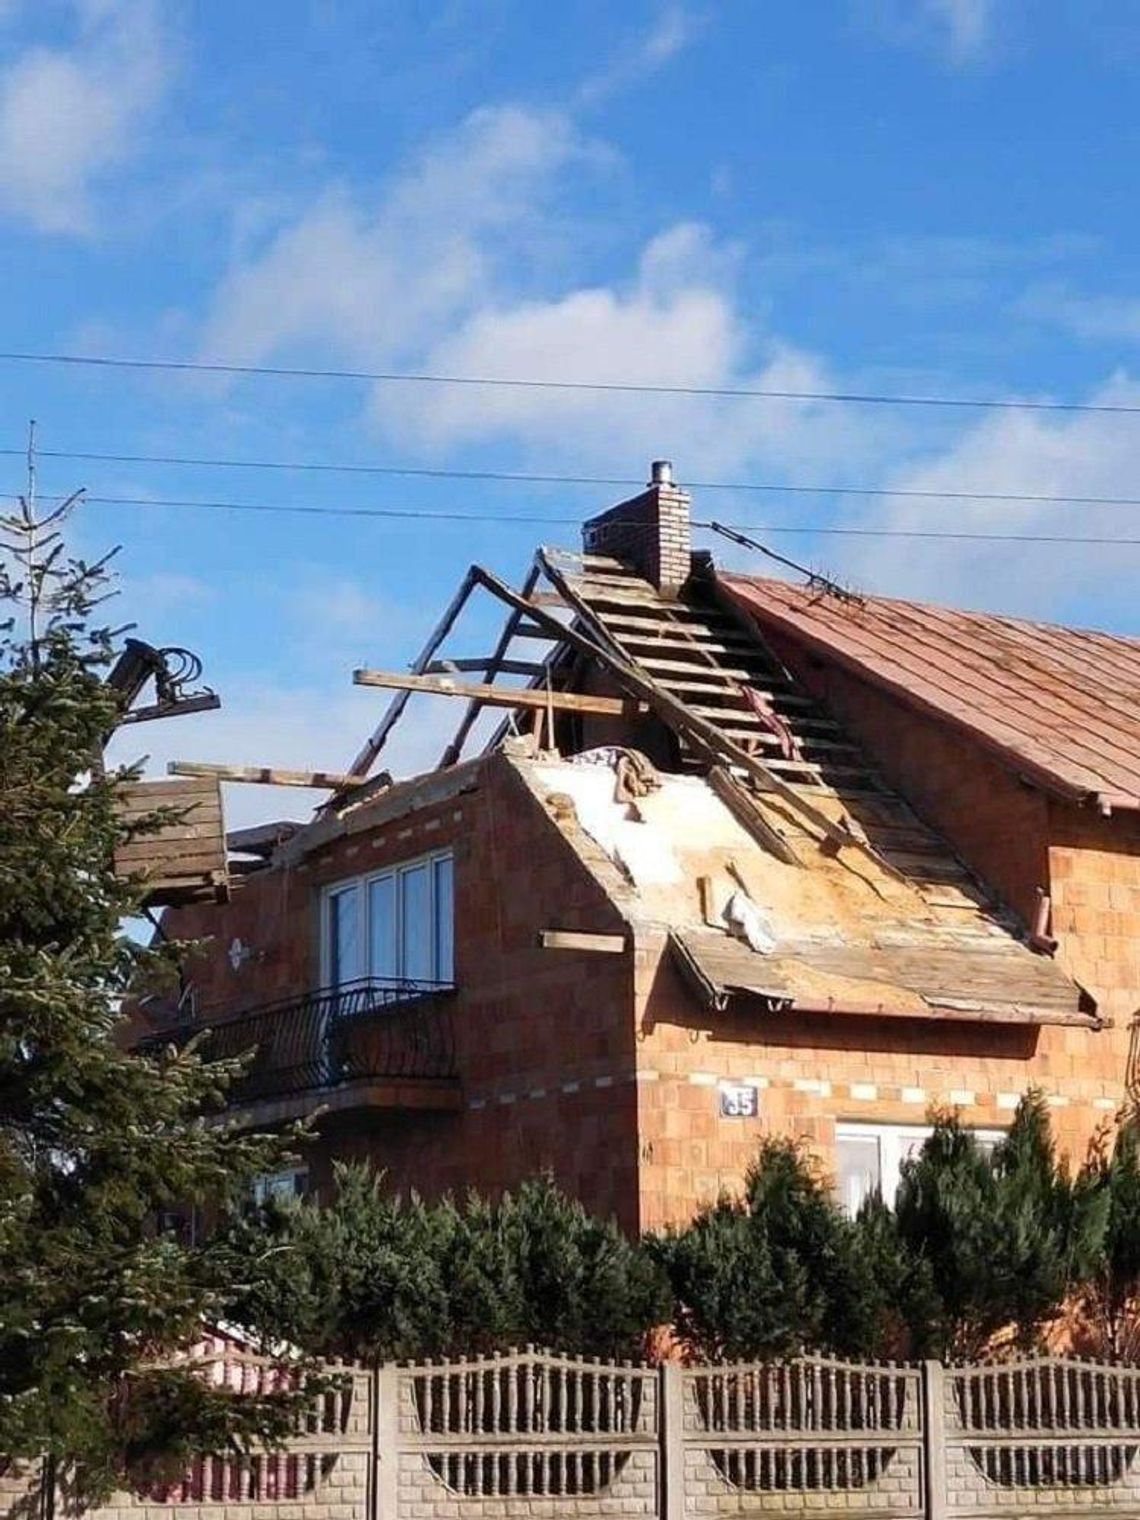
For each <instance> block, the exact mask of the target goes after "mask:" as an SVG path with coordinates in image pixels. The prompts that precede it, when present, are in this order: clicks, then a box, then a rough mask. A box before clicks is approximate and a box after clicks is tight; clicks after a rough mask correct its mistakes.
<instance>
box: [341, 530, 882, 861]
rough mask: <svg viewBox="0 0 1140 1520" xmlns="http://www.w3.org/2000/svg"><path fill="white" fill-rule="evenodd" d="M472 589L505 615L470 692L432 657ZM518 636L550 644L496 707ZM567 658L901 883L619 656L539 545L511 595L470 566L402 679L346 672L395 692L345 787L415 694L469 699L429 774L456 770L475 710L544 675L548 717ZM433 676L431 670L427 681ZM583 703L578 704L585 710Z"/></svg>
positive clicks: (875, 856)
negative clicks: (543, 586)
mask: <svg viewBox="0 0 1140 1520" xmlns="http://www.w3.org/2000/svg"><path fill="white" fill-rule="evenodd" d="M540 578H542V579H544V580H545V581H546V582H547V583H548V584H549V586H550V587H551V588H552V590H553V592H554V594H555V598H556V600H557V602H558V603H559V604H561V605H562V606H564V607H565V608H566V609H567V610H569V611H571V612H572V613H573V614H574V617H573V619H572V621H571V622H570V623H563V622H562V621H560V620H559V619H558V618H557V617H555V616H554V615H553V614H552V613H550V612H549V611H547V609H546V607H545V606H544V605H542V603H541V602H540V601H539V596H540V595H542V593H539V592H538V590H537V587H538V582H539V579H540ZM477 590H484V591H487V592H489V593H490V594H491V595H492V596H494V597H495V598H496V599H497V600H498V601H500V602H502V603H503V605H504V606H506V607H507V608H508V609H509V612H508V616H507V620H506V622H505V624H504V627H503V629H502V632H501V633H500V636H499V639H498V641H497V643H496V645H495V648H494V650H493V652H492V654H491V655H490V656H488V657H487V658H486V659H485V660H483V659H477V660H464V661H462V666H463V667H464V668H467V669H482V670H483V671H484V674H485V683H486V686H485V689H482V690H477V691H475V692H472V690H471V688H469V687H468V688H464V687H462V686H460V685H459V683H457V682H455V681H454V679H452V678H451V677H450V676H449V675H448V674H445V673H444V672H446V671H447V670H448V668H449V664H450V663H451V662H447V661H441V660H438V659H437V655H438V653H439V650H440V648H441V647H442V645H443V644H444V642H445V641H446V639H447V638H448V636H449V634H450V633H451V632H452V630H453V628H454V627H455V624H456V622H457V621H458V619H459V617H460V614H461V613H462V612H463V610H464V608H465V607H466V605H467V603H468V601H469V600H470V598H471V597H472V595H473V594H474V593H475V592H476V591H477ZM516 638H529V639H533V638H539V639H542V640H545V641H548V642H549V643H550V644H551V645H552V646H553V647H552V649H551V651H550V653H549V654H548V655H547V656H546V657H545V659H544V660H543V661H542V662H541V664H540V665H538V666H537V667H533V668H534V671H535V673H534V674H533V675H532V676H531V685H530V687H529V688H527V687H523V688H503V694H502V698H501V700H496V699H494V698H492V697H491V695H490V689H491V687H493V685H494V682H495V680H496V677H497V676H499V675H500V674H504V673H515V672H517V671H519V670H520V669H526V668H530V667H528V666H527V664H526V662H519V661H512V660H509V659H508V653H509V650H510V646H511V644H512V643H513V641H514V640H515V639H516ZM571 651H573V652H575V653H577V654H579V655H582V656H585V657H586V658H588V659H590V660H593V661H596V662H597V664H598V665H600V666H601V667H602V668H603V669H604V670H606V671H607V672H608V673H609V675H610V676H611V677H612V678H613V680H614V681H615V682H616V684H617V685H618V686H619V687H620V688H621V689H622V690H623V691H624V692H625V693H626V694H627V696H628V697H629V698H630V699H632V700H634V701H637V702H640V703H644V704H645V706H646V707H647V708H648V709H649V710H650V711H652V712H654V713H656V715H657V716H658V717H659V718H660V719H661V721H662V722H663V723H664V724H665V725H666V726H667V727H668V728H670V729H672V730H673V731H674V732H675V733H677V734H678V735H680V736H681V737H683V738H684V739H685V740H686V741H687V742H688V743H689V745H690V746H691V747H692V748H693V749H694V750H695V751H696V752H697V753H698V754H699V755H701V756H702V758H703V759H704V760H706V761H707V762H708V764H709V765H710V768H712V769H713V770H715V771H718V772H719V773H720V778H721V782H722V784H725V785H728V786H736V782H735V778H734V777H733V776H732V770H733V768H735V770H737V771H743V772H744V774H745V776H746V777H747V779H748V782H749V783H750V785H751V788H752V789H753V790H754V791H756V792H760V793H762V794H763V793H767V794H769V795H771V796H774V797H777V798H779V799H780V801H781V802H783V803H784V804H785V805H786V806H787V807H789V808H790V809H791V810H793V811H794V813H796V814H797V815H798V816H799V818H800V819H801V820H802V821H803V822H804V823H805V824H806V825H808V826H809V829H810V831H812V832H814V833H816V834H817V835H818V836H820V837H819V839H818V843H819V844H820V845H821V847H824V848H828V849H830V850H833V851H835V850H840V849H844V848H851V849H854V850H856V851H858V852H860V853H862V854H864V855H866V856H868V857H869V858H870V859H871V860H873V861H874V863H875V865H876V866H877V867H878V868H879V869H881V870H886V871H887V872H888V873H889V874H890V875H892V876H894V877H896V878H899V879H902V878H901V873H899V872H898V871H896V870H895V869H894V867H892V866H890V865H889V864H888V863H887V862H886V861H885V860H884V859H883V857H882V856H881V855H880V854H879V852H878V851H877V850H876V849H875V848H874V846H873V845H871V844H870V843H869V842H868V841H867V840H865V839H863V838H861V837H860V836H859V835H858V834H856V833H855V832H854V831H853V830H852V829H851V828H850V826H849V825H848V823H847V820H846V819H843V820H840V821H837V820H835V819H834V818H831V817H829V816H828V814H827V813H826V812H824V811H823V810H822V809H820V808H817V807H816V806H815V805H814V804H813V803H812V802H811V801H809V800H808V799H807V798H806V797H804V796H802V795H801V794H800V793H799V792H798V791H797V790H796V789H795V788H794V787H793V786H791V785H790V784H789V783H788V782H786V781H785V780H784V779H783V778H782V777H781V776H779V775H777V774H776V772H775V771H773V770H771V769H770V768H769V767H768V766H767V765H766V764H765V763H764V761H763V760H762V759H760V758H759V757H758V756H757V755H755V754H753V753H752V752H751V751H749V750H747V749H745V748H744V746H743V745H741V744H738V743H737V742H736V741H735V740H734V739H733V738H731V737H730V736H729V735H728V734H726V733H724V732H723V731H722V730H721V729H720V728H719V727H718V725H717V724H716V723H714V722H711V721H710V720H709V719H707V718H705V717H704V716H702V715H701V714H700V713H697V712H695V711H693V710H692V708H691V707H690V706H689V704H688V703H686V702H684V701H683V700H682V699H681V698H679V697H677V696H676V695H675V694H674V693H672V692H670V691H666V690H665V689H664V688H663V687H662V686H661V685H660V684H659V683H658V682H657V681H656V680H654V678H653V677H652V676H650V675H649V674H648V672H647V671H645V670H644V669H643V668H642V667H641V666H640V665H638V664H637V663H635V662H634V661H633V660H631V659H629V658H627V656H626V655H625V654H624V653H623V652H621V651H620V649H619V648H618V647H617V646H616V643H615V642H614V641H613V640H612V638H611V636H610V635H609V633H608V632H607V630H606V628H605V626H604V623H603V622H602V621H601V620H600V619H599V618H598V617H597V616H596V615H595V614H594V612H593V610H592V609H591V608H590V607H589V606H588V605H587V604H586V602H585V601H584V600H583V599H582V598H581V597H580V596H579V595H578V594H577V593H576V592H575V590H574V588H573V587H572V586H571V585H570V584H569V582H568V580H567V578H566V577H565V575H563V574H562V572H561V571H560V570H559V568H558V567H557V565H556V564H555V563H554V562H553V560H552V558H551V551H549V550H547V549H545V548H540V549H539V550H538V552H537V554H536V555H535V559H534V561H533V563H532V565H531V567H530V570H529V571H528V573H527V576H526V579H525V581H524V582H523V587H522V590H521V591H516V590H514V588H513V587H511V586H509V585H507V583H506V582H505V581H503V580H501V579H500V578H499V577H498V576H497V575H495V574H493V573H492V572H491V571H490V570H487V569H485V568H484V567H483V566H481V565H471V566H470V567H469V568H468V570H467V573H466V575H465V576H464V577H463V580H462V582H461V583H460V586H459V588H458V590H457V591H456V593H455V595H454V597H453V598H452V600H451V602H450V603H449V604H448V606H447V609H446V611H445V612H444V614H443V616H442V618H441V619H440V620H439V622H438V623H437V624H436V626H435V627H434V628H433V630H432V632H431V634H430V636H429V638H428V640H427V642H426V644H425V645H424V646H423V648H422V649H421V651H420V653H419V655H418V656H417V658H416V659H415V661H414V662H413V663H412V665H411V667H410V670H409V672H408V674H407V675H404V674H401V673H395V672H376V671H369V670H355V671H354V672H353V681H354V683H355V684H356V685H359V686H384V687H394V688H395V695H394V696H393V697H392V699H391V701H390V702H389V704H388V707H387V708H386V709H385V712H384V714H383V716H382V718H381V720H380V722H379V724H378V725H377V727H376V728H375V729H374V730H373V732H372V734H370V735H369V738H368V740H367V742H366V743H365V745H364V746H363V748H362V749H361V751H360V753H359V754H358V755H357V757H356V759H355V760H354V761H353V763H352V766H351V767H350V770H349V772H348V778H346V779H350V780H351V782H352V786H353V788H355V787H356V786H358V785H360V784H361V783H363V782H364V781H365V780H366V779H367V777H368V773H369V771H370V770H371V768H372V766H373V765H374V764H375V762H376V759H377V758H378V756H379V755H380V753H381V751H382V750H383V748H384V745H385V744H386V743H387V741H388V738H389V737H390V735H391V733H392V731H393V730H394V728H395V727H396V725H397V724H398V722H399V721H400V719H401V717H402V716H403V713H404V710H405V708H406V707H407V704H408V701H409V699H410V697H411V696H412V694H413V692H415V691H423V692H432V693H435V694H437V695H450V696H464V695H466V696H467V697H468V705H467V708H466V710H465V712H464V715H463V718H462V720H461V721H460V724H459V727H458V728H457V730H456V732H455V735H454V736H453V738H452V740H451V742H450V743H449V744H448V745H447V746H446V748H445V750H444V752H443V754H442V756H441V758H440V761H439V764H438V766H437V769H443V768H446V767H447V766H450V765H454V764H456V763H458V761H459V760H460V758H461V757H462V753H463V747H464V744H465V743H466V740H467V738H468V736H469V735H470V732H471V729H472V727H473V726H474V723H475V722H476V720H477V718H478V716H479V714H480V712H481V711H482V710H483V708H484V707H485V706H486V705H489V704H490V703H491V702H492V701H493V702H494V705H496V706H511V705H515V706H517V707H523V706H534V705H536V704H534V703H533V702H528V701H526V700H525V698H524V697H522V696H520V693H523V692H527V691H529V692H535V691H537V690H539V689H540V683H541V682H542V680H543V677H544V676H545V677H546V695H545V698H544V700H545V701H546V703H547V704H548V706H549V708H550V709H551V710H552V711H553V710H555V709H557V708H558V707H561V706H562V704H560V703H559V701H558V696H557V695H556V694H555V693H554V691H553V690H552V689H551V684H550V677H551V676H552V674H553V673H554V671H555V667H556V665H557V664H558V662H559V660H560V659H561V658H563V657H564V656H565V654H567V653H569V652H571ZM454 664H455V669H456V670H458V669H459V668H460V662H454ZM435 671H438V672H439V673H438V674H433V672H435ZM512 697H515V698H518V700H517V702H515V703H513V704H512V701H511V698H512ZM586 700H587V699H582V701H583V704H584V703H585V702H586ZM591 700H592V703H593V705H592V706H591V707H589V708H586V709H585V710H594V711H602V710H608V709H604V708H603V707H602V706H601V702H602V701H604V699H591ZM576 705H577V704H576ZM496 742H498V735H496V736H495V738H494V739H493V740H492V741H491V743H492V745H494V744H495V743H496ZM739 790H740V791H741V792H742V795H743V798H747V795H748V793H747V789H745V788H739ZM350 795H351V792H350V790H349V788H348V787H345V788H344V789H342V790H341V791H339V792H338V793H337V795H336V796H334V797H333V798H331V799H330V803H329V806H334V807H335V806H337V805H339V804H340V803H341V802H343V801H345V800H347V798H348V796H350ZM751 826H752V828H753V830H754V832H757V833H759V834H760V835H761V836H763V838H764V842H765V843H766V844H767V845H768V847H769V848H771V849H773V850H775V851H776V852H777V853H778V854H780V855H781V857H782V858H783V859H785V860H788V861H790V862H793V863H797V864H798V863H799V861H798V857H796V856H795V854H794V852H792V851H790V850H789V849H788V846H787V844H786V842H785V841H783V840H782V839H781V837H780V835H779V834H778V833H777V832H776V831H775V830H774V829H771V828H769V827H768V825H767V824H766V823H765V821H764V819H763V818H762V816H761V815H760V813H759V811H758V810H756V812H755V816H754V817H753V818H752V820H751Z"/></svg>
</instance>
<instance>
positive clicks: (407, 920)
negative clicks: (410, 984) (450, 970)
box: [400, 865, 434, 982]
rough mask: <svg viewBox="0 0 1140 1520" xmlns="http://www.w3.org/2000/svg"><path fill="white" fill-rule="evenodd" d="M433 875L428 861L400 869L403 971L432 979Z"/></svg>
mask: <svg viewBox="0 0 1140 1520" xmlns="http://www.w3.org/2000/svg"><path fill="white" fill-rule="evenodd" d="M432 937H433V936H432V921H431V876H430V874H429V872H428V868H427V866H426V865H422V866H410V867H409V868H408V869H407V870H406V871H401V872H400V975H401V976H405V977H408V978H409V979H410V980H412V981H417V982H419V981H423V982H430V981H431V980H432V971H433V969H434V967H433V959H434V958H433V955H432Z"/></svg>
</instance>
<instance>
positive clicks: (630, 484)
mask: <svg viewBox="0 0 1140 1520" xmlns="http://www.w3.org/2000/svg"><path fill="white" fill-rule="evenodd" d="M3 456H7V457H9V458H20V459H23V458H26V456H27V447H26V446H25V447H24V448H0V457H3ZM36 457H37V459H66V460H69V461H72V462H75V463H91V464H130V465H136V464H152V465H164V466H180V467H181V466H185V467H188V468H193V469H218V470H283V471H296V472H298V473H313V474H324V475H363V476H369V475H375V476H394V477H408V478H413V479H425V480H469V481H487V482H494V483H497V484H503V485H559V486H606V487H615V488H620V489H623V490H624V489H627V488H632V489H636V490H644V488H645V482H644V481H642V480H638V479H636V478H635V477H634V476H630V475H624V476H623V475H555V474H539V473H534V472H530V471H511V470H458V469H443V468H429V467H424V466H418V465H382V464H337V463H323V462H317V461H311V460H289V459H211V458H197V457H194V456H190V455H185V454H107V453H96V452H88V451H84V450H79V449H40V448H37V450H36ZM683 484H684V488H685V489H686V490H689V491H739V492H742V493H744V492H751V493H762V494H765V495H780V494H784V495H788V496H851V497H867V498H874V497H899V498H901V499H903V500H917V501H987V502H1002V503H1010V504H1017V503H1026V504H1032V505H1040V506H1058V507H1063V506H1080V507H1140V496H1066V495H1048V494H1042V493H1038V492H1032V491H955V490H946V491H934V490H915V489H910V488H907V487H896V486H858V485H799V484H794V485H793V484H780V483H777V482H773V481H754V480H691V481H686V482H684V483H683Z"/></svg>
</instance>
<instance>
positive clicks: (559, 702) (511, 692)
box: [352, 670, 649, 718]
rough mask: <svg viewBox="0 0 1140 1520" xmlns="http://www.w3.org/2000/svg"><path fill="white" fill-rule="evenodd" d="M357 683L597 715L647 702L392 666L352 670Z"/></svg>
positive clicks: (628, 712)
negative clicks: (411, 672) (420, 672)
mask: <svg viewBox="0 0 1140 1520" xmlns="http://www.w3.org/2000/svg"><path fill="white" fill-rule="evenodd" d="M352 679H353V681H354V682H355V684H356V685H357V686H380V687H384V688H386V689H387V690H389V691H423V692H431V693H433V694H434V695H435V696H440V697H469V698H471V699H472V700H473V701H476V702H479V703H481V704H482V705H483V706H485V707H515V708H518V707H526V708H531V709H537V710H539V711H540V712H545V711H553V712H572V713H589V714H590V715H592V716H593V717H599V718H636V717H638V716H640V715H641V714H643V713H646V712H648V710H649V706H648V703H646V702H642V701H638V700H635V699H633V698H625V699H623V698H621V697H595V696H585V695H582V694H581V693H579V692H574V691H546V690H544V689H543V688H541V687H531V686H522V687H517V686H516V687H511V686H490V685H479V684H475V683H474V682H471V681H456V680H454V679H452V678H451V677H450V676H413V675H405V674H404V673H403V672H402V671H395V670H354V671H353V673H352Z"/></svg>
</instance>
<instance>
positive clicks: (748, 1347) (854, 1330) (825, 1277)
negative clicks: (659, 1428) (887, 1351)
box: [652, 1139, 901, 1360]
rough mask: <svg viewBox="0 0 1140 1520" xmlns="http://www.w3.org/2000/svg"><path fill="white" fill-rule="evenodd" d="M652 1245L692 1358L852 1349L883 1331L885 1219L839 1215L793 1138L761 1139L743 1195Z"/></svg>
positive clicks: (886, 1327) (887, 1325) (886, 1314)
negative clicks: (862, 1219)
mask: <svg viewBox="0 0 1140 1520" xmlns="http://www.w3.org/2000/svg"><path fill="white" fill-rule="evenodd" d="M869 1246H870V1247H873V1249H869V1248H868V1247H869ZM652 1249H653V1251H654V1253H655V1254H656V1255H657V1257H658V1259H659V1260H660V1261H661V1262H662V1264H663V1266H664V1267H665V1269H666V1271H667V1272H668V1274H669V1278H670V1281H671V1283H672V1287H673V1293H674V1298H675V1301H676V1309H675V1325H676V1329H677V1333H678V1335H679V1337H680V1339H681V1340H682V1342H683V1344H684V1345H685V1347H686V1348H687V1350H688V1351H689V1353H690V1354H691V1355H694V1356H701V1357H705V1358H710V1359H714V1360H716V1359H722V1358H727V1359H732V1360H735V1359H749V1358H764V1357H788V1356H796V1355H799V1354H800V1353H802V1352H804V1351H815V1350H826V1351H835V1352H839V1353H842V1354H847V1355H860V1354H871V1353H874V1352H876V1351H881V1350H882V1349H883V1347H884V1345H885V1344H886V1343H887V1342H888V1341H889V1339H890V1337H891V1333H892V1327H891V1315H892V1305H891V1303H890V1300H889V1299H888V1297H887V1292H886V1285H887V1284H889V1283H890V1281H892V1277H891V1274H890V1273H887V1272H885V1271H884V1264H885V1262H886V1260H887V1258H888V1257H889V1256H890V1255H891V1254H892V1252H893V1249H894V1246H893V1234H892V1232H891V1230H890V1225H889V1221H888V1222H887V1223H886V1224H885V1225H884V1223H883V1221H882V1220H881V1218H880V1217H879V1216H878V1215H875V1216H873V1218H871V1217H869V1218H868V1220H867V1221H861V1222H856V1221H852V1220H849V1219H847V1218H846V1217H845V1216H844V1215H843V1213H842V1212H841V1210H840V1209H839V1207H838V1205H837V1204H836V1203H835V1201H834V1199H833V1198H832V1196H831V1190H830V1188H829V1186H828V1183H827V1180H826V1178H824V1177H823V1176H822V1175H821V1174H820V1172H819V1170H818V1168H817V1167H816V1166H815V1164H814V1163H813V1162H812V1161H811V1159H810V1158H809V1157H808V1156H807V1155H806V1154H805V1152H804V1151H803V1149H802V1148H801V1147H800V1146H799V1145H798V1144H797V1143H795V1142H794V1141H790V1140H783V1139H770V1140H765V1141H764V1142H763V1144H762V1145H761V1148H760V1154H759V1157H758V1158H757V1161H756V1162H755V1164H754V1165H753V1166H752V1167H751V1168H750V1169H749V1172H748V1175H747V1178H746V1183H745V1194H744V1197H743V1198H742V1199H733V1198H729V1197H727V1196H726V1197H722V1198H721V1199H719V1200H718V1202H717V1203H715V1204H713V1205H712V1206H710V1207H707V1208H704V1209H702V1210H701V1211H700V1212H699V1213H698V1215H697V1217H696V1218H695V1219H694V1221H693V1222H692V1224H690V1225H688V1226H687V1227H686V1228H685V1229H682V1230H672V1231H668V1232H666V1233H665V1234H664V1235H662V1236H658V1237H657V1238H656V1239H655V1240H654V1241H653V1242H652ZM900 1271H901V1269H900ZM898 1276H899V1274H898V1273H897V1272H896V1273H895V1275H894V1280H896V1281H897V1280H898Z"/></svg>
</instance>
